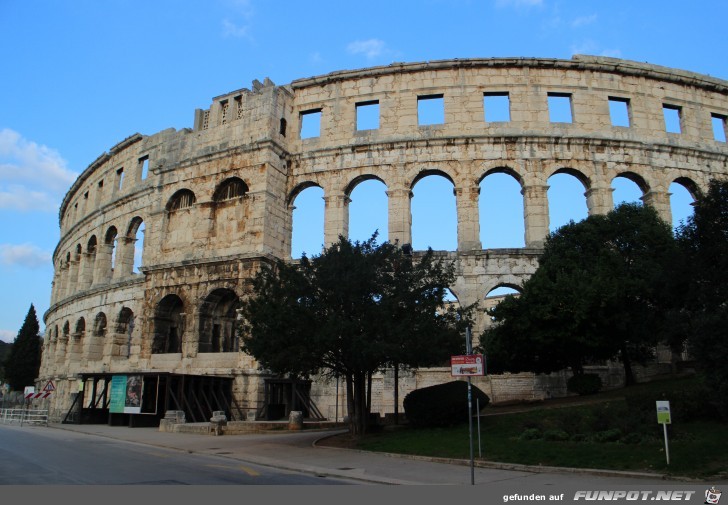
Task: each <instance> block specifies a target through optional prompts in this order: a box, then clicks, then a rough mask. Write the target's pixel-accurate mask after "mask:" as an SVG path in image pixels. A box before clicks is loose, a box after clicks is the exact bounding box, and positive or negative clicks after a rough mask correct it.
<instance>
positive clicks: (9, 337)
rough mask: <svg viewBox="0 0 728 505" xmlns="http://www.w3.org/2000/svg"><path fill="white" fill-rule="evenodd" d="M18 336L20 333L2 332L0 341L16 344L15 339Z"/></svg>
mask: <svg viewBox="0 0 728 505" xmlns="http://www.w3.org/2000/svg"><path fill="white" fill-rule="evenodd" d="M17 336H18V332H15V331H10V330H0V340H2V341H3V342H7V343H9V344H12V343H13V342H15V337H17Z"/></svg>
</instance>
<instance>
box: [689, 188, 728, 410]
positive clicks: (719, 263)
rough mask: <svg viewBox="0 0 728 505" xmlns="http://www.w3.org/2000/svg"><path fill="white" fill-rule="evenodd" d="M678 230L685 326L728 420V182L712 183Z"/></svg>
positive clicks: (693, 351)
mask: <svg viewBox="0 0 728 505" xmlns="http://www.w3.org/2000/svg"><path fill="white" fill-rule="evenodd" d="M694 208H695V211H694V214H693V215H692V216H691V217H690V218H688V220H687V222H686V223H685V225H683V226H681V227H680V228H678V231H677V239H678V243H679V244H680V248H681V250H682V251H683V252H684V254H685V256H686V260H685V262H684V265H685V269H684V276H685V279H686V281H687V282H685V283H684V285H686V286H687V288H686V296H685V311H684V313H683V314H682V316H683V317H682V318H681V319H682V321H684V323H683V324H682V325H681V327H680V328H681V329H682V330H683V331H684V332H685V334H684V335H685V336H687V344H688V349H689V351H690V353H691V354H692V356H693V357H694V358H695V361H696V367H697V369H698V371H699V372H700V375H701V376H702V377H703V379H704V381H705V383H706V385H707V386H708V388H709V389H710V391H712V393H713V394H712V398H708V399H706V401H711V402H715V403H716V405H717V406H718V409H719V412H720V414H721V415H722V416H723V417H724V418H728V339H727V338H726V328H728V305H727V301H728V182H725V181H711V183H710V185H709V188H708V192H707V193H706V194H704V195H699V196H698V198H697V199H696V202H695V206H694Z"/></svg>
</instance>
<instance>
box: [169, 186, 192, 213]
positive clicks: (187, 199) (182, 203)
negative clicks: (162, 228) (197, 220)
mask: <svg viewBox="0 0 728 505" xmlns="http://www.w3.org/2000/svg"><path fill="white" fill-rule="evenodd" d="M195 200H196V199H195V194H194V193H193V192H192V191H190V190H189V189H180V190H179V191H177V192H176V193H175V194H173V195H172V197H171V198H170V199H169V202H167V212H175V211H177V210H182V209H187V208H189V207H192V206H193V205H194V204H195Z"/></svg>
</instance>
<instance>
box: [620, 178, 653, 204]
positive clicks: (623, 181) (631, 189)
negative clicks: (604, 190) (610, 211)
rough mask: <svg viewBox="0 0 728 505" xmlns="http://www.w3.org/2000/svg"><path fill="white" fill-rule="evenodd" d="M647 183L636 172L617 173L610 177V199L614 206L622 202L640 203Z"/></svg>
mask: <svg viewBox="0 0 728 505" xmlns="http://www.w3.org/2000/svg"><path fill="white" fill-rule="evenodd" d="M646 188H647V184H646V183H645V181H644V180H643V179H642V178H641V177H639V176H638V175H636V174H630V173H624V174H619V175H618V176H616V177H615V178H614V179H612V190H613V191H612V201H613V203H614V207H615V208H616V207H617V206H618V205H620V204H623V203H637V204H642V197H643V196H644V195H645V190H646Z"/></svg>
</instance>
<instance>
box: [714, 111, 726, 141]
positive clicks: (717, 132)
mask: <svg viewBox="0 0 728 505" xmlns="http://www.w3.org/2000/svg"><path fill="white" fill-rule="evenodd" d="M710 117H711V120H712V121H713V139H714V140H717V141H718V142H725V141H726V129H728V127H727V125H728V116H723V115H721V114H711V115H710Z"/></svg>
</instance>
